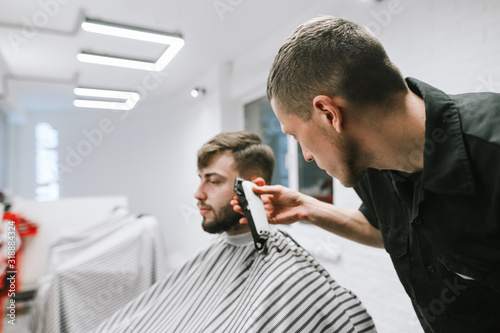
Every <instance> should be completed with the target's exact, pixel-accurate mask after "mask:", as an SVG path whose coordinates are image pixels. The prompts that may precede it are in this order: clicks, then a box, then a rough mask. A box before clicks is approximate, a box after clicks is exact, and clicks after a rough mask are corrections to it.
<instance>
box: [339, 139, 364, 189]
mask: <svg viewBox="0 0 500 333" xmlns="http://www.w3.org/2000/svg"><path fill="white" fill-rule="evenodd" d="M332 144H334V145H335V146H337V149H338V151H339V152H340V155H341V156H340V158H339V160H340V161H339V162H340V163H341V164H342V165H343V168H344V174H343V175H340V176H341V177H342V179H339V180H340V182H341V183H342V185H344V186H345V187H354V186H356V185H357V184H358V183H359V182H360V181H361V179H362V178H363V176H364V175H365V173H366V168H365V167H362V166H361V153H360V148H359V144H357V143H356V142H354V141H353V140H352V139H350V138H342V139H341V138H340V137H339V138H338V140H335V141H333V142H332Z"/></svg>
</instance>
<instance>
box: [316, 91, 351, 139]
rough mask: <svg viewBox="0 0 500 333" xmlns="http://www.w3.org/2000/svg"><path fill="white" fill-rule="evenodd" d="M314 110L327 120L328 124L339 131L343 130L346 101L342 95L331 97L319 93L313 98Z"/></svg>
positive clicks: (322, 118)
mask: <svg viewBox="0 0 500 333" xmlns="http://www.w3.org/2000/svg"><path fill="white" fill-rule="evenodd" d="M313 106H314V112H315V113H316V115H319V116H320V119H321V120H323V121H325V122H326V124H327V126H330V127H332V128H334V129H335V130H336V131H337V132H338V133H340V132H342V128H343V126H342V111H341V110H343V109H344V106H345V102H344V100H343V99H342V98H340V97H329V96H326V95H318V96H316V97H314V99H313Z"/></svg>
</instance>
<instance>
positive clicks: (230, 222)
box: [201, 204, 243, 234]
mask: <svg viewBox="0 0 500 333" xmlns="http://www.w3.org/2000/svg"><path fill="white" fill-rule="evenodd" d="M212 212H213V215H214V217H213V219H212V220H210V221H207V219H206V217H205V216H204V217H203V222H202V224H201V226H202V227H203V230H205V231H206V232H208V233H211V234H221V233H223V232H227V231H229V230H237V229H240V228H241V225H240V222H239V221H240V219H241V218H242V217H243V215H241V214H239V213H236V212H235V211H234V210H233V206H231V205H230V204H227V206H223V207H222V208H221V209H219V210H218V211H215V210H212Z"/></svg>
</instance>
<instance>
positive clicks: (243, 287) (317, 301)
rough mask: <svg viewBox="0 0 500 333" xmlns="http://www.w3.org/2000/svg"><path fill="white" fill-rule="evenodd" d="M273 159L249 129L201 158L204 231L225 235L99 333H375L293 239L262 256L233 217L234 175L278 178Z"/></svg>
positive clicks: (275, 243) (279, 237)
mask: <svg viewBox="0 0 500 333" xmlns="http://www.w3.org/2000/svg"><path fill="white" fill-rule="evenodd" d="M273 168H274V156H273V153H272V151H271V149H270V148H269V147H268V146H266V145H264V144H263V143H262V142H261V140H260V139H259V137H258V136H257V135H255V134H252V133H248V132H233V133H222V134H219V135H217V136H215V137H214V138H213V139H212V140H210V141H209V142H207V143H206V144H204V145H203V147H202V148H201V150H200V151H199V152H198V173H199V177H200V179H201V184H200V186H199V188H198V190H197V191H196V194H195V198H196V199H197V200H198V207H199V209H200V213H201V215H202V216H203V223H202V227H203V229H204V230H205V231H206V232H209V233H220V234H221V235H220V237H218V238H217V239H216V240H215V241H214V242H213V243H212V244H211V245H210V246H208V247H207V248H206V249H205V250H203V251H201V252H200V253H199V254H198V255H196V256H195V257H194V258H193V259H191V260H189V261H188V262H186V263H185V264H184V265H182V266H181V267H179V268H177V269H175V270H174V271H172V272H171V273H170V274H169V275H168V276H166V277H165V278H164V279H163V280H160V281H159V282H157V283H156V284H155V285H153V286H152V287H151V288H150V289H149V290H147V291H146V292H144V293H142V295H140V296H139V297H138V298H136V299H135V300H133V301H131V302H130V303H128V304H127V305H126V306H125V307H124V308H122V309H121V310H119V311H118V312H116V313H115V314H114V315H113V316H111V317H110V318H109V319H108V320H106V321H105V322H103V323H101V325H100V326H99V328H98V329H97V331H98V332H120V333H122V332H182V333H186V332H189V333H195V332H200V333H201V332H202V333H210V332H214V333H215V332H228V333H229V332H237V333H241V332H266V333H267V332H291V333H292V332H293V333H297V332H304V333H310V332H346V333H347V332H375V327H374V324H373V322H372V319H371V317H370V316H369V314H368V313H367V311H366V309H365V308H364V307H363V305H362V304H361V302H360V300H359V299H358V298H357V297H356V296H355V295H354V294H353V293H352V292H350V291H348V290H346V289H344V288H342V287H341V286H340V285H339V284H338V283H337V282H336V281H335V280H334V279H333V278H332V277H331V276H330V275H329V274H328V272H327V271H326V270H325V269H324V268H323V267H322V266H321V265H320V264H318V263H317V262H316V260H315V259H314V258H313V257H312V256H311V255H310V254H309V253H307V252H306V251H305V250H304V249H303V248H302V247H301V246H300V245H298V244H297V243H296V242H295V241H294V240H293V239H292V238H290V237H289V236H288V235H287V234H286V233H284V232H282V231H280V230H277V229H272V231H271V233H270V237H269V239H268V240H267V242H266V243H265V247H264V249H263V250H261V251H257V250H256V249H255V247H254V244H253V240H252V235H251V233H250V229H249V227H248V225H246V224H240V223H239V220H240V218H241V215H239V214H238V213H236V212H234V211H233V208H232V206H231V205H230V203H229V202H230V201H231V199H232V198H233V196H234V192H233V183H234V179H235V177H242V178H245V179H249V180H253V181H254V182H256V183H257V184H259V185H264V184H265V183H266V182H267V183H269V182H270V181H271V177H272V173H273Z"/></svg>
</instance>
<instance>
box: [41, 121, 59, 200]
mask: <svg viewBox="0 0 500 333" xmlns="http://www.w3.org/2000/svg"><path fill="white" fill-rule="evenodd" d="M58 145H59V133H58V132H57V131H56V130H55V129H54V128H53V127H52V126H51V125H49V124H47V123H39V124H37V125H36V126H35V154H36V155H35V156H36V157H35V163H36V164H35V170H36V175H35V181H36V184H37V187H36V189H35V194H36V200H38V201H52V200H57V199H59V153H58V152H57V146H58Z"/></svg>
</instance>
